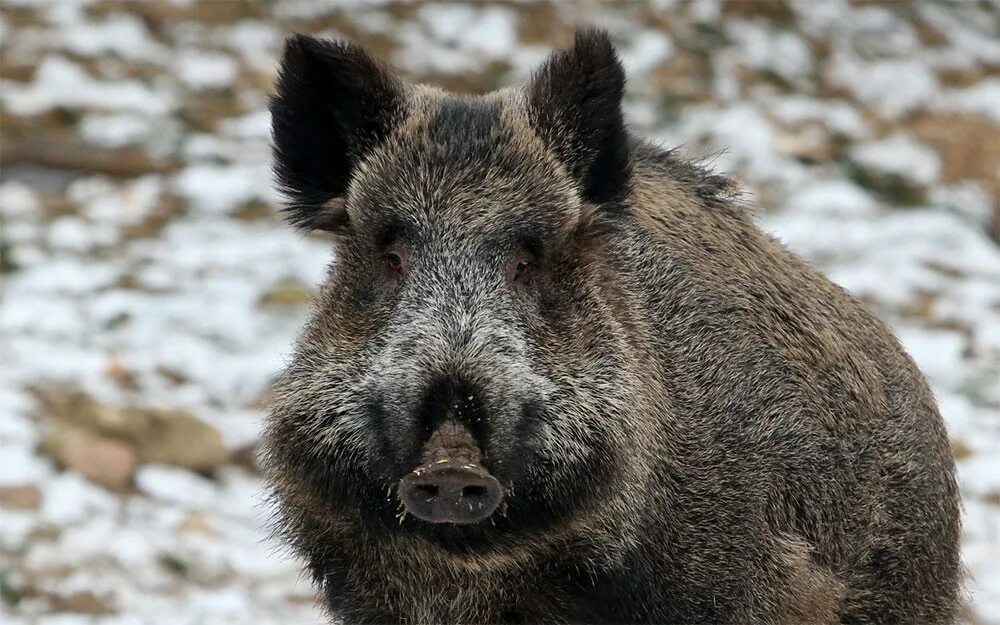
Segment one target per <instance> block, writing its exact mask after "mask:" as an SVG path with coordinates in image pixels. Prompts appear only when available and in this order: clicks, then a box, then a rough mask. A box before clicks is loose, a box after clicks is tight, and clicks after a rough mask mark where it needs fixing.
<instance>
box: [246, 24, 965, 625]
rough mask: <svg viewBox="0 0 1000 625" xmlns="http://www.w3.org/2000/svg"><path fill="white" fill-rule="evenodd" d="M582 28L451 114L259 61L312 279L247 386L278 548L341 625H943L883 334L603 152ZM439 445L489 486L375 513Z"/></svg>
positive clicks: (360, 76)
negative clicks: (321, 263)
mask: <svg viewBox="0 0 1000 625" xmlns="http://www.w3.org/2000/svg"><path fill="white" fill-rule="evenodd" d="M624 84H625V77H624V72H623V70H622V66H621V64H620V62H619V61H618V59H617V57H616V54H615V51H614V48H613V47H612V45H611V42H610V41H609V39H608V36H607V35H606V34H604V33H603V32H600V31H596V30H589V31H584V32H581V33H579V34H578V35H577V37H576V41H575V43H574V44H573V46H572V47H571V48H569V49H568V50H565V51H561V52H557V53H555V54H554V55H553V56H552V57H551V58H550V59H549V60H548V61H547V62H546V63H545V64H544V65H543V67H542V68H541V69H539V70H538V71H537V72H536V73H535V75H534V76H533V78H532V79H531V80H530V82H529V83H528V84H527V85H526V86H524V87H520V88H509V89H505V90H502V91H499V92H495V93H491V94H487V95H484V96H481V97H468V96H458V95H453V94H449V93H445V92H443V91H440V90H438V89H434V88H431V87H426V86H413V85H408V84H406V83H404V82H403V81H401V80H399V79H398V78H396V77H394V76H393V75H392V73H391V72H390V70H388V69H387V68H386V67H385V66H384V65H382V64H380V63H378V62H376V61H375V60H373V59H372V58H371V57H369V56H368V55H367V54H366V53H365V52H364V51H363V50H362V49H360V48H359V47H357V46H355V45H353V44H349V43H342V42H331V41H323V40H318V39H313V38H310V37H305V36H294V37H292V38H291V39H289V40H288V43H287V45H286V47H285V52H284V58H283V60H282V63H281V69H280V76H279V80H278V83H277V93H276V95H275V97H274V99H273V101H272V105H271V112H272V115H273V134H274V146H275V169H276V174H277V176H278V180H279V182H280V184H281V186H282V187H283V189H284V191H285V192H286V194H287V197H288V200H289V202H288V204H287V206H286V214H287V216H288V218H289V220H290V221H291V222H292V223H293V224H295V225H296V226H298V227H301V228H304V229H323V230H328V231H331V232H333V233H334V235H335V237H334V238H335V240H336V261H335V262H334V263H333V264H332V265H331V266H330V268H329V275H328V277H327V280H326V282H325V284H324V285H323V287H322V289H321V290H320V292H319V294H318V296H317V300H316V303H315V310H314V312H313V316H312V318H311V320H310V321H309V323H308V324H307V326H306V327H305V329H304V330H303V332H302V334H301V336H300V337H299V340H298V343H297V346H296V349H295V352H294V355H293V357H292V359H291V361H290V363H289V365H288V367H287V369H286V371H285V372H284V374H283V375H282V377H281V379H280V381H279V382H278V383H277V385H276V390H275V395H274V401H273V406H272V409H271V414H270V416H269V419H268V422H267V428H266V433H265V452H264V454H263V458H264V464H265V467H266V472H267V475H268V478H269V482H270V485H271V487H272V489H273V493H274V496H275V500H276V502H277V504H278V509H279V510H280V513H279V519H278V527H279V528H280V532H281V535H282V537H283V539H284V540H287V541H288V543H289V544H290V545H291V546H292V547H293V548H294V549H295V550H296V552H297V553H298V554H300V555H301V556H302V558H303V559H304V560H305V562H306V566H307V567H308V570H309V571H310V573H311V574H312V576H313V578H314V579H315V581H316V583H317V585H318V586H319V588H320V589H321V590H322V593H323V597H324V601H325V603H326V606H327V608H328V611H329V613H330V615H331V617H332V618H336V619H341V620H343V622H346V623H497V622H504V623H541V622H545V623H675V624H705V623H729V624H749V623H756V624H775V625H777V624H787V625H791V624H798V623H824V624H831V623H845V624H846V623H857V624H862V623H871V624H887V623H953V622H954V620H955V618H956V610H957V605H958V601H959V597H958V594H959V577H960V564H959V555H958V553H959V551H958V542H959V513H958V507H959V502H958V493H957V489H956V486H955V479H954V475H953V473H954V468H953V461H952V458H951V454H950V450H949V445H948V441H947V436H946V433H945V430H944V427H943V425H942V421H941V418H940V416H939V414H938V411H937V408H936V406H935V402H934V399H933V397H932V396H931V393H930V391H929V390H928V388H927V385H926V383H925V382H924V379H923V377H922V376H921V374H920V373H919V371H918V370H917V369H916V368H915V366H914V364H913V362H912V361H911V360H910V359H909V358H908V357H907V355H906V354H905V353H904V352H903V350H902V349H901V347H900V345H899V344H898V343H897V341H896V340H895V339H894V338H893V337H892V335H891V334H890V333H889V331H888V330H887V329H886V328H885V326H884V325H883V324H882V323H881V322H879V321H878V320H877V319H876V318H874V317H873V316H872V315H871V314H870V313H868V312H867V311H866V310H865V309H864V308H863V307H862V305H860V304H859V303H858V302H857V301H856V300H855V299H853V298H852V297H851V296H850V295H848V294H847V293H846V292H844V291H843V290H842V289H840V288H838V287H837V286H835V285H833V284H832V283H830V282H829V281H828V280H826V279H825V278H824V277H822V276H821V275H820V274H819V273H817V272H816V271H815V270H813V269H812V268H810V267H809V266H808V265H807V264H806V263H805V262H803V261H802V260H800V259H799V258H798V257H796V256H795V255H793V254H792V253H790V252H789V251H787V250H786V249H785V248H784V247H782V246H781V245H780V244H779V243H778V242H776V241H775V240H773V239H771V238H770V237H768V236H767V235H765V234H763V233H762V232H761V231H759V230H758V229H757V228H756V227H755V226H754V225H753V223H752V221H751V219H750V218H749V217H748V215H747V214H746V213H745V211H744V210H743V208H742V207H741V206H740V205H739V202H738V199H737V198H735V197H734V196H735V191H734V189H733V188H732V187H731V186H730V185H729V184H728V183H727V181H726V179H725V178H723V177H720V176H715V175H711V174H709V173H707V172H705V171H703V170H702V169H701V168H699V167H697V166H695V165H692V164H690V163H688V162H685V161H684V160H682V159H680V158H679V157H678V156H676V155H675V154H673V153H672V152H670V151H665V150H662V149H659V148H657V147H655V146H653V145H651V144H649V143H647V142H645V141H643V140H641V139H638V138H635V137H634V136H632V135H631V134H629V132H628V131H627V130H626V127H625V125H624V122H623V119H622V113H621V97H622V92H623V89H624ZM445 420H451V421H459V422H462V423H464V424H465V425H466V426H467V427H468V428H469V431H470V432H471V433H472V434H473V436H474V437H475V440H476V441H477V442H478V444H479V445H480V446H481V451H482V457H483V459H484V460H483V462H484V465H485V466H486V468H487V469H488V470H489V471H490V472H491V473H492V475H494V476H495V477H496V478H497V479H498V480H499V481H500V483H501V484H502V485H503V490H504V500H503V504H502V505H501V507H500V508H499V509H498V510H497V511H496V512H495V513H494V514H493V515H492V516H491V517H490V518H489V519H487V520H486V521H483V522H480V523H477V524H471V525H452V524H447V523H444V524H432V523H428V522H425V521H421V520H419V519H417V518H414V517H413V516H411V515H408V514H406V513H405V510H404V509H403V508H402V507H401V504H400V502H399V499H398V498H397V493H396V487H397V485H398V483H399V481H400V479H401V478H402V477H403V476H405V475H406V474H407V473H409V472H410V471H412V470H413V469H414V467H415V466H416V465H417V462H418V460H419V457H420V452H421V447H422V445H423V444H424V442H425V441H427V440H428V437H429V436H431V434H432V433H433V432H434V431H435V429H436V428H437V427H438V426H439V425H440V424H441V423H443V422H444V421H445Z"/></svg>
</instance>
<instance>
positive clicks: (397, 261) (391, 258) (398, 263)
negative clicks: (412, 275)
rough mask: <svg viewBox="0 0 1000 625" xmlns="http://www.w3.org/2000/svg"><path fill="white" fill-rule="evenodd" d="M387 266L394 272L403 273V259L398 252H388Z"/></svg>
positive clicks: (386, 256) (386, 255)
mask: <svg viewBox="0 0 1000 625" xmlns="http://www.w3.org/2000/svg"><path fill="white" fill-rule="evenodd" d="M385 264H386V266H387V267H389V269H391V270H392V271H397V272H398V271H403V257H402V256H400V255H399V254H397V253H396V252H386V254H385Z"/></svg>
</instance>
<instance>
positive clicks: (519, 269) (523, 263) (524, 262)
mask: <svg viewBox="0 0 1000 625" xmlns="http://www.w3.org/2000/svg"><path fill="white" fill-rule="evenodd" d="M530 272H531V260H530V259H528V258H518V259H517V262H516V263H514V276H513V278H514V280H515V281H516V282H524V281H525V280H526V279H527V278H528V274H529V273H530Z"/></svg>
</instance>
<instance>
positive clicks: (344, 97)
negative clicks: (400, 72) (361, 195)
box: [271, 35, 405, 231]
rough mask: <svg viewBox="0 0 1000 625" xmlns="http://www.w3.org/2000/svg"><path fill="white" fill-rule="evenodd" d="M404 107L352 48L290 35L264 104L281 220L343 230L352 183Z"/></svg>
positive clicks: (385, 79)
mask: <svg viewBox="0 0 1000 625" xmlns="http://www.w3.org/2000/svg"><path fill="white" fill-rule="evenodd" d="M404 108H405V94H404V87H403V84H402V83H401V81H400V80H399V79H398V78H396V77H395V76H394V75H392V73H391V72H389V71H388V70H387V69H386V68H385V67H383V66H382V65H381V64H380V63H378V62H377V61H375V60H374V59H372V57H370V56H369V55H368V53H367V52H365V51H364V50H363V49H362V48H360V47H359V46H357V45H354V44H352V43H346V42H340V41H325V40H321V39H315V38H313V37H308V36H306V35H293V36H291V37H289V38H288V40H287V41H286V42H285V50H284V54H283V55H282V59H281V67H280V69H279V71H278V81H277V85H276V93H275V95H274V97H273V98H272V99H271V136H272V141H273V148H274V172H275V174H276V177H277V179H278V184H279V185H280V186H281V190H282V191H283V192H284V193H285V195H286V196H287V198H288V203H287V204H286V206H285V209H284V213H285V216H286V217H287V219H288V221H290V222H291V223H292V224H293V225H295V226H298V227H300V228H303V229H306V230H314V229H321V230H331V231H343V230H345V229H346V228H347V227H348V225H349V224H348V218H347V213H346V211H345V209H344V202H343V198H344V195H345V194H346V193H347V188H348V185H349V184H350V181H351V177H352V175H353V174H354V172H355V171H356V168H357V166H358V163H359V162H360V161H361V160H362V159H363V158H364V157H365V155H366V154H367V153H368V152H370V151H371V150H372V149H374V148H375V147H376V146H377V145H378V144H379V143H380V142H381V141H382V140H384V139H385V137H386V136H387V135H388V134H389V133H390V132H391V131H392V130H393V128H395V126H396V125H397V124H398V123H399V121H400V120H401V119H402V117H403V115H404Z"/></svg>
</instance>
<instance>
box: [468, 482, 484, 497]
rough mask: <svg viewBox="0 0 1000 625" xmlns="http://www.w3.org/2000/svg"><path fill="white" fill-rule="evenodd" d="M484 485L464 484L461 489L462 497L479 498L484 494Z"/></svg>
mask: <svg viewBox="0 0 1000 625" xmlns="http://www.w3.org/2000/svg"><path fill="white" fill-rule="evenodd" d="M486 492H487V490H486V487H485V486H480V485H478V484H476V485H472V486H466V487H465V488H463V489H462V497H466V498H468V499H479V498H482V497H485V496H486Z"/></svg>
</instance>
